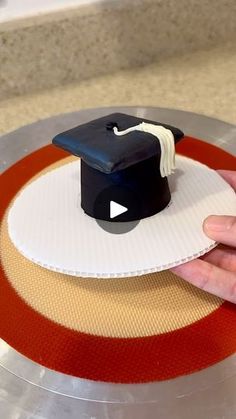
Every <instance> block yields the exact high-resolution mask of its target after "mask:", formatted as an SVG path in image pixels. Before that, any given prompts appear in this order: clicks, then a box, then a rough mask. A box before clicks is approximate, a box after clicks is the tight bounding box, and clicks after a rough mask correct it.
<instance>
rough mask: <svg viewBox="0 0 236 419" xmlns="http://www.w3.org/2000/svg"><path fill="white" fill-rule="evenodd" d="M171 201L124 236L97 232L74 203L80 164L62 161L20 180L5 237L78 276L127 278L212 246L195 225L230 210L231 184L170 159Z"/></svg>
mask: <svg viewBox="0 0 236 419" xmlns="http://www.w3.org/2000/svg"><path fill="white" fill-rule="evenodd" d="M176 167H177V168H176V171H175V173H174V174H173V175H171V176H170V177H169V178H168V180H169V185H170V190H171V195H172V200H171V203H170V205H169V206H168V207H167V208H166V209H165V210H163V211H162V212H160V213H159V214H156V215H155V216H153V217H150V218H146V219H144V220H141V221H140V223H139V224H138V225H137V226H136V228H134V229H133V230H132V231H130V232H129V233H126V234H111V233H108V232H106V231H104V230H103V229H102V228H101V227H99V225H98V224H97V222H96V220H94V219H93V218H91V217H89V216H87V215H86V214H85V213H84V212H83V210H82V209H81V207H80V164H79V161H74V162H72V163H67V164H65V165H63V166H61V167H59V168H57V169H54V170H52V171H50V172H48V173H46V174H44V175H42V176H41V177H39V178H38V179H36V180H35V181H33V182H32V183H31V184H29V185H27V186H26V187H25V188H24V189H23V190H22V191H21V192H20V194H19V195H18V196H17V197H16V199H15V201H14V202H13V205H12V207H11V209H10V211H9V215H8V226H9V234H10V237H11V240H12V241H13V243H14V244H15V246H16V247H17V249H18V250H19V252H21V253H22V254H23V255H24V256H25V257H26V258H28V259H30V260H31V261H33V262H35V263H37V264H39V265H41V266H43V267H45V268H47V269H51V270H54V271H58V272H62V273H65V274H70V275H75V276H80V277H97V278H98V277H104V278H109V277H129V276H135V275H143V274H146V273H150V272H156V271H161V270H164V269H168V268H170V267H173V266H176V265H179V264H181V263H184V262H186V261H189V260H191V259H195V258H197V257H199V256H201V255H203V254H204V253H206V252H208V251H209V250H210V249H212V248H213V247H214V246H215V245H216V243H215V242H213V241H212V240H210V239H209V238H207V237H206V236H205V234H204V233H203V230H202V223H203V221H204V219H205V218H206V217H207V216H208V215H210V214H219V215H220V214H222V215H223V214H229V215H235V212H236V198H235V193H234V191H233V189H232V188H231V187H230V186H229V185H228V184H227V183H226V182H225V181H224V180H223V179H222V178H221V177H220V176H219V174H218V173H217V172H215V171H214V170H212V169H209V168H208V167H206V166H205V165H203V164H200V163H199V162H196V161H194V160H191V159H188V158H186V157H182V156H176Z"/></svg>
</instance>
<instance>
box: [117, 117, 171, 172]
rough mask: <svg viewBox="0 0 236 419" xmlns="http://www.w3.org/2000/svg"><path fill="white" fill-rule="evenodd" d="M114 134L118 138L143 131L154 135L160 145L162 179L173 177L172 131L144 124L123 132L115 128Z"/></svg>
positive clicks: (159, 126)
mask: <svg viewBox="0 0 236 419" xmlns="http://www.w3.org/2000/svg"><path fill="white" fill-rule="evenodd" d="M113 130H114V133H115V134H116V135H118V136H121V135H125V134H129V133H130V132H132V131H143V132H147V133H148V134H152V135H154V136H155V137H156V138H157V139H158V140H159V143H160V148H161V158H160V173H161V176H162V177H166V176H169V175H171V173H172V172H173V170H174V169H175V139H174V135H173V133H172V131H171V130H169V129H167V128H165V127H163V126H162V125H154V124H148V123H146V122H142V123H141V124H139V125H135V126H133V127H130V128H128V129H125V130H123V131H118V128H117V127H114V128H113Z"/></svg>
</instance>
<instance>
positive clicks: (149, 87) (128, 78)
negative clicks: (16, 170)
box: [0, 42, 236, 134]
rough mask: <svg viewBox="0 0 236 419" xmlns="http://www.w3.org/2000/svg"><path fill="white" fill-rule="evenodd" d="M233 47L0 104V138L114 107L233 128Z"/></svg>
mask: <svg viewBox="0 0 236 419" xmlns="http://www.w3.org/2000/svg"><path fill="white" fill-rule="evenodd" d="M235 68H236V44H235V42H227V43H224V44H223V45H221V46H217V47H215V48H209V49H206V50H201V51H197V52H192V53H185V54H182V55H181V56H178V57H171V58H166V59H163V60H162V61H161V62H158V63H153V64H150V65H146V66H143V67H138V68H132V69H129V70H121V71H118V72H115V73H113V74H110V75H103V76H100V77H93V78H90V79H89V80H84V81H80V82H74V83H71V84H67V85H63V86H61V87H55V88H50V89H45V90H42V91H40V92H36V93H32V94H26V95H21V96H18V97H12V98H8V99H5V100H3V101H1V102H0V133H1V134H3V133H6V132H9V131H12V130H14V129H16V128H18V127H19V126H22V125H25V124H29V123H31V122H34V121H36V120H39V119H43V118H47V117H49V116H52V115H56V114H60V113H65V112H72V111H75V110H79V109H84V108H91V107H103V106H116V105H123V106H128V105H137V106H158V107H167V108H175V109H183V110H187V111H193V112H197V113H201V114H204V115H208V116H212V117H216V118H219V119H222V120H224V121H228V122H231V123H233V124H236V71H235Z"/></svg>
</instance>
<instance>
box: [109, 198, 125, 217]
mask: <svg viewBox="0 0 236 419" xmlns="http://www.w3.org/2000/svg"><path fill="white" fill-rule="evenodd" d="M126 211H128V208H126V207H123V205H120V204H118V203H117V202H115V201H110V218H115V217H118V215H120V214H123V213H124V212H126Z"/></svg>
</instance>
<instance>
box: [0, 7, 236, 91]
mask: <svg viewBox="0 0 236 419" xmlns="http://www.w3.org/2000/svg"><path fill="white" fill-rule="evenodd" d="M235 21H236V2H235V0H215V1H211V0H202V1H201V0H200V1H199V0H179V1H176V0H158V1H157V0H122V1H119V0H115V1H114V0H112V1H101V2H98V3H96V4H94V5H87V6H80V7H78V8H76V9H73V10H68V11H66V12H65V11H61V12H58V13H51V14H49V15H45V16H38V17H37V18H28V19H26V20H22V21H21V20H20V21H18V20H16V21H13V22H10V23H2V24H1V28H0V98H1V99H3V98H7V97H10V96H12V95H16V94H17V95H18V94H23V93H29V92H32V91H34V90H38V89H45V88H51V87H54V86H60V85H62V84H65V83H69V82H72V81H81V80H83V79H87V78H90V77H94V76H98V75H102V74H108V73H111V72H114V71H118V70H121V69H127V68H135V67H137V66H143V65H146V64H147V63H150V62H153V61H157V62H158V63H161V61H162V60H163V58H165V57H167V56H172V55H178V54H182V53H183V52H184V53H186V52H191V51H193V50H196V49H199V48H206V47H207V48H208V47H212V46H215V45H216V44H219V43H224V42H225V41H227V40H230V39H231V40H233V39H235V36H236V25H235Z"/></svg>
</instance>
